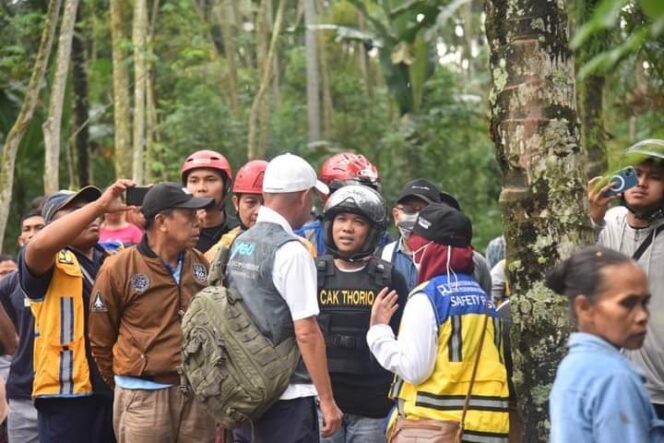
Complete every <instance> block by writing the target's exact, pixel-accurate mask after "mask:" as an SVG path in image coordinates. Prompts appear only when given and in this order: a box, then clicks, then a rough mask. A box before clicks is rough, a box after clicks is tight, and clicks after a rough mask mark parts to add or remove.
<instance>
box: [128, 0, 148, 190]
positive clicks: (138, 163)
mask: <svg viewBox="0 0 664 443" xmlns="http://www.w3.org/2000/svg"><path fill="white" fill-rule="evenodd" d="M134 1H135V4H134V20H133V27H132V33H131V40H132V43H133V45H134V125H133V126H134V128H133V129H134V134H133V142H132V173H131V177H132V179H133V180H134V181H135V182H136V183H143V181H144V172H145V171H144V167H143V164H144V162H143V156H144V155H145V85H146V75H147V62H146V59H145V52H146V51H147V46H146V42H147V34H148V8H147V1H146V0H134Z"/></svg>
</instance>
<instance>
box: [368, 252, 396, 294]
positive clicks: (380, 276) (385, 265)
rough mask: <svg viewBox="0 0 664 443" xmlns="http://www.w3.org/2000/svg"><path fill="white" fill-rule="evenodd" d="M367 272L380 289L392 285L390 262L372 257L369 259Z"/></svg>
mask: <svg viewBox="0 0 664 443" xmlns="http://www.w3.org/2000/svg"><path fill="white" fill-rule="evenodd" d="M388 246H389V245H388ZM367 272H368V273H369V275H370V276H371V277H373V279H374V281H375V282H376V285H378V287H380V288H381V289H382V288H384V287H386V286H387V287H389V288H391V287H392V263H390V262H388V261H386V260H383V259H380V258H375V257H374V258H372V259H371V260H370V261H369V264H368V266H367Z"/></svg>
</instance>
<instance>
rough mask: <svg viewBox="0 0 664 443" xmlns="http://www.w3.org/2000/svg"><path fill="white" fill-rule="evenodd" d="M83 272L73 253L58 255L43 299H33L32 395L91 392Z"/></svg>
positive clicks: (58, 395) (63, 394) (76, 394)
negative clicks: (86, 352) (33, 376)
mask: <svg viewBox="0 0 664 443" xmlns="http://www.w3.org/2000/svg"><path fill="white" fill-rule="evenodd" d="M83 303H85V301H84V299H83V274H82V272H81V268H80V265H79V263H78V260H77V259H76V256H75V255H74V253H73V252H71V251H69V250H67V249H63V250H61V251H60V252H58V253H57V254H56V256H55V266H54V269H53V276H52V278H51V283H50V284H49V286H48V290H47V291H46V295H45V296H44V298H43V299H41V300H34V299H31V300H30V307H31V309H32V313H33V315H34V317H35V345H34V370H35V378H34V382H33V385H32V396H33V397H35V398H37V397H40V398H47V397H80V396H86V395H92V383H91V382H90V367H89V366H88V360H87V357H86V354H85V339H86V337H85V309H84V306H83Z"/></svg>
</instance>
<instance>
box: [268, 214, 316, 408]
mask: <svg viewBox="0 0 664 443" xmlns="http://www.w3.org/2000/svg"><path fill="white" fill-rule="evenodd" d="M256 222H257V223H258V222H268V223H276V224H278V225H279V226H281V227H282V228H283V229H284V230H285V231H286V232H288V233H289V234H292V235H295V234H293V228H291V226H290V224H289V223H288V221H286V219H285V218H284V217H283V216H282V215H281V214H279V213H278V212H276V211H274V210H272V209H270V208H268V207H266V206H261V207H260V209H259V210H258V217H257V218H256ZM316 278H317V274H316V265H315V264H314V260H313V258H312V257H311V254H310V253H309V251H307V249H306V247H305V246H304V245H303V244H302V243H300V242H295V241H292V242H288V243H286V244H285V245H283V246H281V247H280V248H279V249H277V252H276V253H275V255H274V264H273V267H272V281H273V282H274V286H275V287H276V288H277V291H279V294H280V295H281V296H282V297H283V298H284V300H285V301H286V304H287V305H288V309H289V310H290V313H291V318H292V319H293V321H296V320H302V319H305V318H308V317H312V316H317V315H318V313H319V310H318V300H317V298H316V293H317V291H318V285H317V282H316ZM316 395H318V393H317V392H316V388H315V387H314V385H313V384H290V385H288V387H287V388H286V390H285V391H284V393H283V394H281V397H280V399H281V400H292V399H294V398H301V397H312V396H316Z"/></svg>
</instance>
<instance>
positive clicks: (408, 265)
mask: <svg viewBox="0 0 664 443" xmlns="http://www.w3.org/2000/svg"><path fill="white" fill-rule="evenodd" d="M394 244H395V246H394V250H393V252H392V256H391V257H384V260H387V261H389V262H390V263H392V266H394V268H395V269H396V270H397V271H399V272H400V273H401V275H403V278H404V279H405V280H406V285H407V286H408V292H410V291H412V290H413V288H415V286H417V268H416V267H415V263H413V256H412V255H410V254H407V253H406V251H404V250H403V245H402V244H401V239H399V240H396V242H395V243H394Z"/></svg>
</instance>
